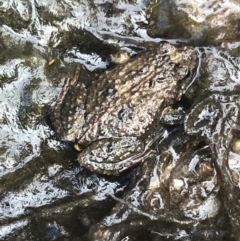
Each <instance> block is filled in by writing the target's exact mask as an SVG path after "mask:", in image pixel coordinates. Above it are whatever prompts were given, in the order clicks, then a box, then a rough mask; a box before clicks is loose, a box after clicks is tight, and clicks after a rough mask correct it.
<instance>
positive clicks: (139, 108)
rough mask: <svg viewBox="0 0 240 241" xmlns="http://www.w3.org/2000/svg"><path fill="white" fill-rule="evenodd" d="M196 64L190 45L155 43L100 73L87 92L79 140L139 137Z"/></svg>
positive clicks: (175, 96)
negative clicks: (147, 49)
mask: <svg viewBox="0 0 240 241" xmlns="http://www.w3.org/2000/svg"><path fill="white" fill-rule="evenodd" d="M195 64H196V53H195V49H194V48H193V47H187V46H184V47H175V46H173V45H171V44H169V43H160V44H157V45H156V47H154V48H153V49H152V50H151V51H148V52H145V53H142V54H141V55H139V56H138V57H137V58H135V59H131V60H130V61H129V62H128V63H126V64H124V65H118V66H116V67H115V68H114V69H111V70H108V71H106V72H105V73H103V74H102V75H101V76H100V77H99V79H98V80H97V81H96V82H95V84H94V85H93V88H91V92H90V93H89V95H88V101H87V103H88V104H87V108H86V109H87V112H88V113H92V114H90V115H89V116H90V117H89V121H88V122H87V123H86V124H85V125H84V126H83V130H82V133H81V135H80V136H79V142H80V143H82V142H88V141H92V140H94V139H97V138H100V137H111V136H119V137H120V136H137V137H139V136H141V135H143V134H144V133H145V132H146V130H147V129H148V127H149V126H150V125H151V124H152V123H153V122H154V120H155V119H156V118H157V117H159V115H160V113H161V111H162V109H163V108H164V107H165V106H167V105H171V104H172V103H173V102H174V101H176V100H178V98H179V96H180V95H181V83H180V80H182V79H183V78H185V77H186V76H187V75H188V73H189V71H191V70H192V69H193V68H194V67H195Z"/></svg>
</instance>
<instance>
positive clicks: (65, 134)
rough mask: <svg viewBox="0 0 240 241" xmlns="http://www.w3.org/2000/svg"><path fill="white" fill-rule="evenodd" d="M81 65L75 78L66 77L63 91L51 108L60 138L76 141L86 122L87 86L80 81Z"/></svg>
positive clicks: (53, 121)
mask: <svg viewBox="0 0 240 241" xmlns="http://www.w3.org/2000/svg"><path fill="white" fill-rule="evenodd" d="M80 72H81V67H80V66H77V68H76V70H75V74H74V77H73V78H66V80H65V83H64V86H63V88H62V91H61V92H60V94H59V96H58V98H57V101H56V103H55V104H54V106H53V107H52V109H51V112H50V119H51V122H52V125H53V127H54V129H55V130H56V132H57V134H58V136H59V138H60V139H61V140H63V141H70V142H74V141H75V140H76V139H77V137H78V135H79V132H80V131H81V130H82V126H83V124H84V122H85V120H84V113H85V102H86V92H87V91H86V88H85V85H84V84H83V83H81V82H79V81H78V80H79V75H80Z"/></svg>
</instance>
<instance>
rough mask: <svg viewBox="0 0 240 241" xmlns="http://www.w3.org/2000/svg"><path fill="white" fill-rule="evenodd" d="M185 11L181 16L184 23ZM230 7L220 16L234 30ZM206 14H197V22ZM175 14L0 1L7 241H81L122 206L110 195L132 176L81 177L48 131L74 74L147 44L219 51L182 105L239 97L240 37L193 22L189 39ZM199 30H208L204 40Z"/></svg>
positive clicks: (144, 8) (153, 4)
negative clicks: (223, 95) (217, 96)
mask: <svg viewBox="0 0 240 241" xmlns="http://www.w3.org/2000/svg"><path fill="white" fill-rule="evenodd" d="M181 2H182V5H179V6H181V8H180V7H179V8H180V13H181V11H182V12H183V13H186V8H185V5H184V4H186V3H185V2H186V1H181ZM188 4H192V3H191V1H189V2H188ZM234 4H235V3H234V1H232V2H231V4H230V3H229V1H225V4H223V3H222V5H221V4H220V5H219V6H217V8H218V9H219V12H220V13H221V14H223V13H225V15H223V16H224V17H226V16H230V20H231V19H232V21H233V23H232V26H233V27H235V22H236V21H237V20H236V15H234V13H236V12H237V11H238V9H237V8H236V5H234ZM226 6H228V7H229V6H230V7H229V12H230V14H229V13H228V12H226ZM206 8H209V6H208V5H207V4H205V5H204V4H202V5H200V6H198V5H196V8H195V11H197V12H198V13H199V15H196V16H197V17H199V19H200V20H201V19H202V18H203V17H206V16H203V15H201V11H203V12H206V11H205V10H206ZM176 9H178V8H177V7H175V6H174V4H173V3H170V4H168V1H100V0H96V1H68V0H61V1H55V0H48V1H38V0H21V1H19V0H17V1H16V0H11V1H6V0H0V23H1V25H0V87H1V89H0V143H1V144H0V193H1V194H0V198H1V199H0V203H1V207H2V208H1V209H0V223H1V227H0V239H1V240H16V237H18V240H33V239H34V240H54V237H55V238H60V237H66V238H68V240H73V238H74V237H75V238H76V240H77V238H78V237H81V236H82V235H84V234H85V233H86V232H87V230H88V229H89V227H91V225H92V224H94V223H96V222H97V221H99V220H100V219H101V218H103V217H104V216H105V215H106V213H109V211H110V210H111V208H112V206H113V205H114V204H115V203H116V201H115V200H113V198H111V197H109V194H116V193H118V192H123V191H124V190H125V188H126V186H127V185H128V183H129V178H130V176H131V175H130V174H131V172H129V173H128V175H127V177H116V178H113V177H105V176H98V175H96V174H92V173H90V172H88V171H86V170H84V169H82V168H80V167H79V166H78V164H77V163H76V162H75V159H76V153H75V152H74V151H73V150H72V149H71V147H69V146H67V145H66V144H65V143H61V142H60V141H59V140H57V138H56V137H55V136H54V132H53V131H52V130H51V128H50V127H49V125H48V120H47V118H46V115H47V112H48V110H49V108H50V106H51V105H52V103H53V102H54V101H55V100H56V98H57V95H58V93H59V92H60V90H61V87H62V85H63V82H64V78H65V77H66V76H71V75H72V74H73V70H74V68H75V66H76V64H82V65H83V66H85V67H86V68H87V69H88V70H90V71H93V70H96V69H105V68H106V67H107V66H108V64H109V58H108V56H109V54H111V53H114V52H117V51H118V50H119V49H121V50H126V51H128V52H129V53H130V54H132V55H134V54H136V52H137V51H139V50H142V49H144V47H143V46H144V43H143V42H144V41H152V42H158V41H160V40H161V39H171V40H170V41H171V42H173V43H176V42H189V43H195V44H197V45H201V46H206V45H213V46H215V47H210V46H209V47H198V48H197V51H198V56H199V64H198V69H197V71H196V75H195V77H194V81H192V83H190V84H189V86H188V88H187V92H186V93H185V94H186V97H187V98H188V99H189V101H190V102H191V103H193V102H195V103H197V102H199V101H201V100H202V99H201V98H203V97H201V96H204V95H202V94H203V93H205V94H206V95H207V94H208V95H209V94H211V93H212V92H228V91H230V92H231V91H236V88H237V86H238V85H239V81H240V80H239V74H240V72H239V61H240V59H239V58H238V57H233V56H232V55H233V54H235V55H236V53H238V46H239V43H238V41H237V40H236V39H237V37H238V35H237V34H238V33H236V36H234V35H233V34H232V33H231V38H230V39H229V38H226V39H224V37H221V38H220V37H219V36H221V34H222V35H223V36H226V33H225V30H226V29H225V28H223V30H222V33H221V31H220V30H219V29H218V28H216V29H217V30H216V32H215V35H214V36H213V37H212V36H209V35H208V32H207V30H208V26H207V27H206V26H205V25H204V26H203V25H201V21H200V20H199V19H190V20H189V19H188V22H189V23H190V24H192V23H193V22H192V21H196V22H198V25H197V27H196V28H195V29H193V30H192V31H190V30H189V28H187V27H186V26H185V28H184V27H183V25H181V26H179V22H178V21H177V19H176V16H177V15H175V14H174V13H175V12H174V11H176ZM167 13H168V14H167ZM206 13H207V14H209V16H208V18H209V19H213V18H214V16H215V15H211V13H209V12H206ZM227 13H228V15H227ZM173 15H174V16H175V17H174V16H173ZM179 16H180V17H181V19H182V21H183V20H184V16H183V15H181V14H179ZM219 16H220V15H219ZM221 16H222V15H221ZM221 16H220V17H221ZM231 16H234V17H232V18H231ZM220 19H222V18H220ZM230 22H231V21H230ZM211 27H212V26H211ZM197 29H203V31H200V32H201V34H202V35H201V36H199V35H197V34H196V32H197V31H196V30H197ZM233 29H234V28H233ZM233 32H234V30H233ZM150 36H151V37H150ZM206 36H207V37H206ZM208 36H209V37H208ZM153 37H155V38H153ZM219 39H221V40H219ZM219 42H221V44H219ZM216 47H217V48H216ZM231 54H232V55H231ZM52 60H53V61H52ZM51 62H53V63H52V64H51ZM85 81H90V80H88V78H87V77H86V80H85ZM196 89H197V90H198V97H197V98H196V94H195V93H196ZM216 202H218V201H216ZM199 212H200V211H199ZM189 215H191V214H189ZM176 235H180V234H176ZM79 240H80V239H79ZM156 240H158V239H156Z"/></svg>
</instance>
